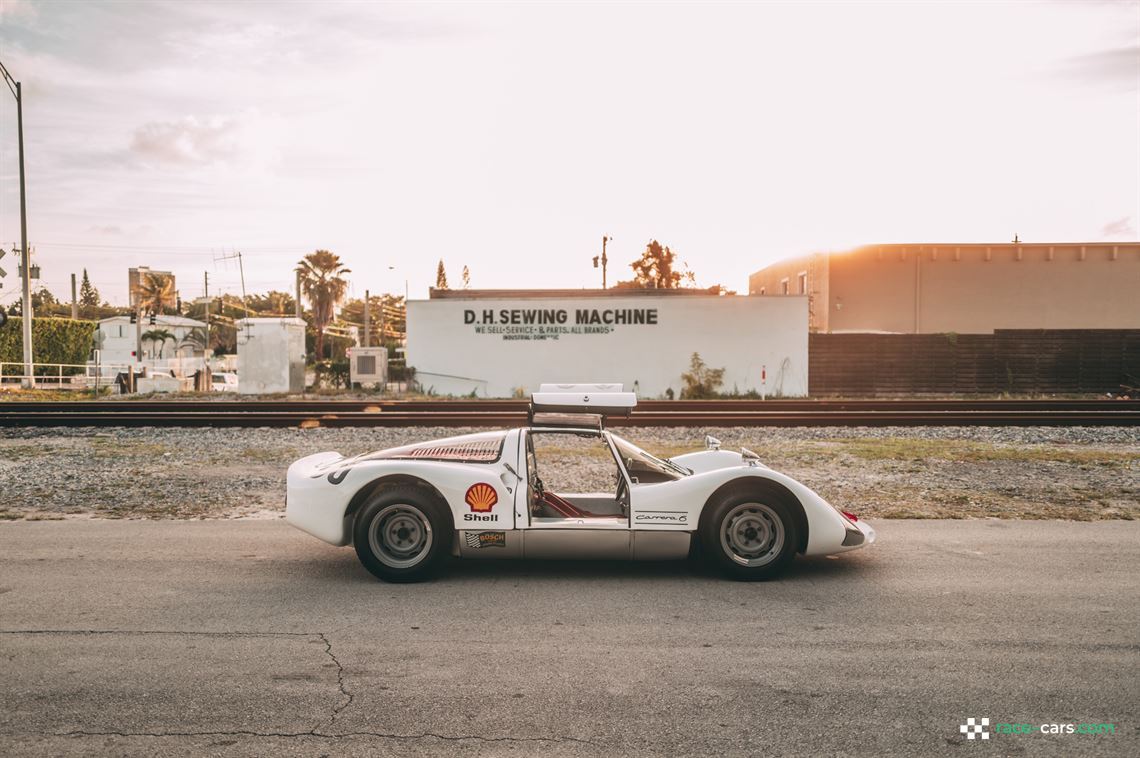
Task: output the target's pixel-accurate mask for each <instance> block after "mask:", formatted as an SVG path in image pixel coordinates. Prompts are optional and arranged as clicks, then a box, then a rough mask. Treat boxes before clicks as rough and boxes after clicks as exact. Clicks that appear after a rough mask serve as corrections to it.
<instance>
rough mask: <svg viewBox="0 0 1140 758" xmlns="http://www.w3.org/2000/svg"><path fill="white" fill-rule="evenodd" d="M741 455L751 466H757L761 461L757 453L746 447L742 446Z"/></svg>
mask: <svg viewBox="0 0 1140 758" xmlns="http://www.w3.org/2000/svg"><path fill="white" fill-rule="evenodd" d="M740 457H741V458H743V459H744V462H745V463H747V464H748V465H749V466H755V465H756V464H757V463H759V462H760V456H758V455H756V453H754V452H752V451H751V450H749V449H748V448H746V447H742V448H740Z"/></svg>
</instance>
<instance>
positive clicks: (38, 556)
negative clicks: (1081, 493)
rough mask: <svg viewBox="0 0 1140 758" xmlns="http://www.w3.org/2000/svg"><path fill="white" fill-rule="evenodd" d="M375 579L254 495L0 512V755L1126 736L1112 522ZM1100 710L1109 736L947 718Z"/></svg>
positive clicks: (1011, 745)
mask: <svg viewBox="0 0 1140 758" xmlns="http://www.w3.org/2000/svg"><path fill="white" fill-rule="evenodd" d="M875 527H876V528H877V529H878V530H879V534H880V542H879V543H878V544H876V545H874V546H873V547H871V548H870V549H868V550H863V551H858V552H855V553H851V554H848V555H845V556H842V557H840V558H836V559H814V560H800V561H799V562H798V563H797V564H796V565H795V568H794V570H793V571H792V573H791V574H790V575H788V576H786V577H785V578H784V579H782V580H780V581H778V582H770V583H764V584H739V583H733V582H727V581H723V580H721V579H719V578H717V577H716V576H713V575H709V574H702V573H699V572H694V571H693V570H692V569H691V568H690V567H689V566H688V565H687V564H685V563H672V564H614V563H587V564H573V563H539V562H526V563H508V562H504V563H476V562H468V563H464V564H456V565H455V567H453V568H452V569H451V570H450V571H449V572H448V574H447V575H446V576H444V577H443V578H442V579H440V580H439V581H436V582H434V583H431V584H423V585H404V586H400V585H385V584H382V583H378V582H377V581H375V580H373V579H372V578H371V577H370V576H369V575H368V574H366V573H365V572H364V570H363V569H362V568H360V567H359V566H358V564H357V561H356V557H355V555H354V553H353V552H352V550H351V549H349V548H343V549H339V548H332V547H329V546H326V545H324V544H323V543H320V542H318V541H316V540H314V539H312V538H309V537H307V536H305V535H303V534H301V533H299V532H296V531H294V530H293V529H291V528H290V527H288V526H286V525H285V524H284V523H282V522H267V521H262V522H257V521H246V522H223V521H211V522H114V521H67V522H38V523H28V522H19V523H0V682H2V684H3V686H2V688H0V753H2V754H8V755H32V754H52V755H136V754H137V755H153V754H194V755H249V754H257V755H271V754H272V755H276V756H287V755H322V754H330V755H438V754H481V755H500V754H501V755H534V754H541V755H544V756H546V755H614V754H631V753H632V754H645V755H669V756H673V755H679V754H703V755H709V754H717V755H720V754H725V755H746V754H747V755H761V754H763V755H775V754H803V755H812V756H816V755H828V754H864V755H928V754H933V755H953V756H972V755H978V756H981V755H1006V754H1008V755H1034V756H1036V755H1059V756H1061V755H1063V756H1070V755H1137V754H1138V753H1140V684H1138V682H1140V624H1138V620H1140V572H1138V570H1137V566H1138V565H1140V522H1097V523H1068V522H1010V521H951V522H947V521H925V522H923V521H880V522H876V523H875ZM969 716H974V717H977V718H980V717H988V718H989V719H990V720H991V723H998V722H1008V723H1021V722H1026V723H1032V724H1040V723H1045V722H1060V723H1070V722H1071V723H1113V724H1115V725H1116V730H1117V732H1116V734H1115V735H1097V736H1091V735H1077V734H1074V735H1067V736H1044V735H1040V734H1032V735H1001V734H997V735H994V736H993V737H992V738H991V739H990V740H988V741H986V742H982V741H980V740H977V741H967V740H965V739H964V738H963V736H962V735H961V734H960V733H959V725H960V724H962V723H963V722H964V721H965V719H966V717H969Z"/></svg>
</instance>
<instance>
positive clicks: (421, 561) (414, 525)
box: [352, 486, 453, 582]
mask: <svg viewBox="0 0 1140 758" xmlns="http://www.w3.org/2000/svg"><path fill="white" fill-rule="evenodd" d="M452 531H453V529H452V526H451V519H450V518H449V514H448V513H447V511H446V508H445V506H444V505H443V504H442V503H440V502H439V501H438V500H437V499H436V498H434V497H432V496H431V495H430V494H428V493H426V492H424V491H423V490H421V489H419V488H418V487H406V486H404V487H384V488H382V489H380V490H378V491H377V492H376V493H375V494H373V495H372V496H371V497H370V498H369V500H368V502H367V503H365V504H364V506H363V507H362V508H361V509H360V510H359V511H358V512H357V514H356V523H355V525H354V526H353V534H352V537H353V545H354V546H355V548H356V555H357V557H358V558H360V562H361V563H363V564H364V567H365V568H366V569H368V570H369V571H370V572H372V573H373V574H374V575H376V576H377V577H379V578H381V579H383V580H385V581H388V582H420V581H423V580H425V579H429V578H431V577H432V576H433V575H434V574H435V573H436V572H437V571H438V570H439V568H440V565H441V564H442V563H443V562H444V561H445V560H446V559H447V556H448V555H449V554H450V552H451V539H452Z"/></svg>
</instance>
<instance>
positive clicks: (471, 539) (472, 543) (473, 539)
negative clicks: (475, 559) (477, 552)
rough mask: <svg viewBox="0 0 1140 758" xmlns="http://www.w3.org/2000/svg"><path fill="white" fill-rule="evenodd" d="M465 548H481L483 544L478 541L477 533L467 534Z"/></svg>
mask: <svg viewBox="0 0 1140 758" xmlns="http://www.w3.org/2000/svg"><path fill="white" fill-rule="evenodd" d="M466 539H467V547H472V548H475V547H483V543H482V542H480V541H479V532H467V534H466Z"/></svg>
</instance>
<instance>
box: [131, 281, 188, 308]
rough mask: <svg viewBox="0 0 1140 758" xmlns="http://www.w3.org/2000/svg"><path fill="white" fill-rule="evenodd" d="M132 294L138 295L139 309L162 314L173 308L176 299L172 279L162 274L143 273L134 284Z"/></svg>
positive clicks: (176, 294) (176, 295)
mask: <svg viewBox="0 0 1140 758" xmlns="http://www.w3.org/2000/svg"><path fill="white" fill-rule="evenodd" d="M134 294H135V296H136V297H138V302H139V310H140V311H142V312H143V313H154V314H162V313H165V312H166V309H167V308H173V307H174V303H175V301H177V299H178V293H176V292H175V291H174V279H172V278H171V277H169V276H163V275H162V274H144V275H143V277H142V278H141V279H139V283H138V284H137V285H135V291H134Z"/></svg>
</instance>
